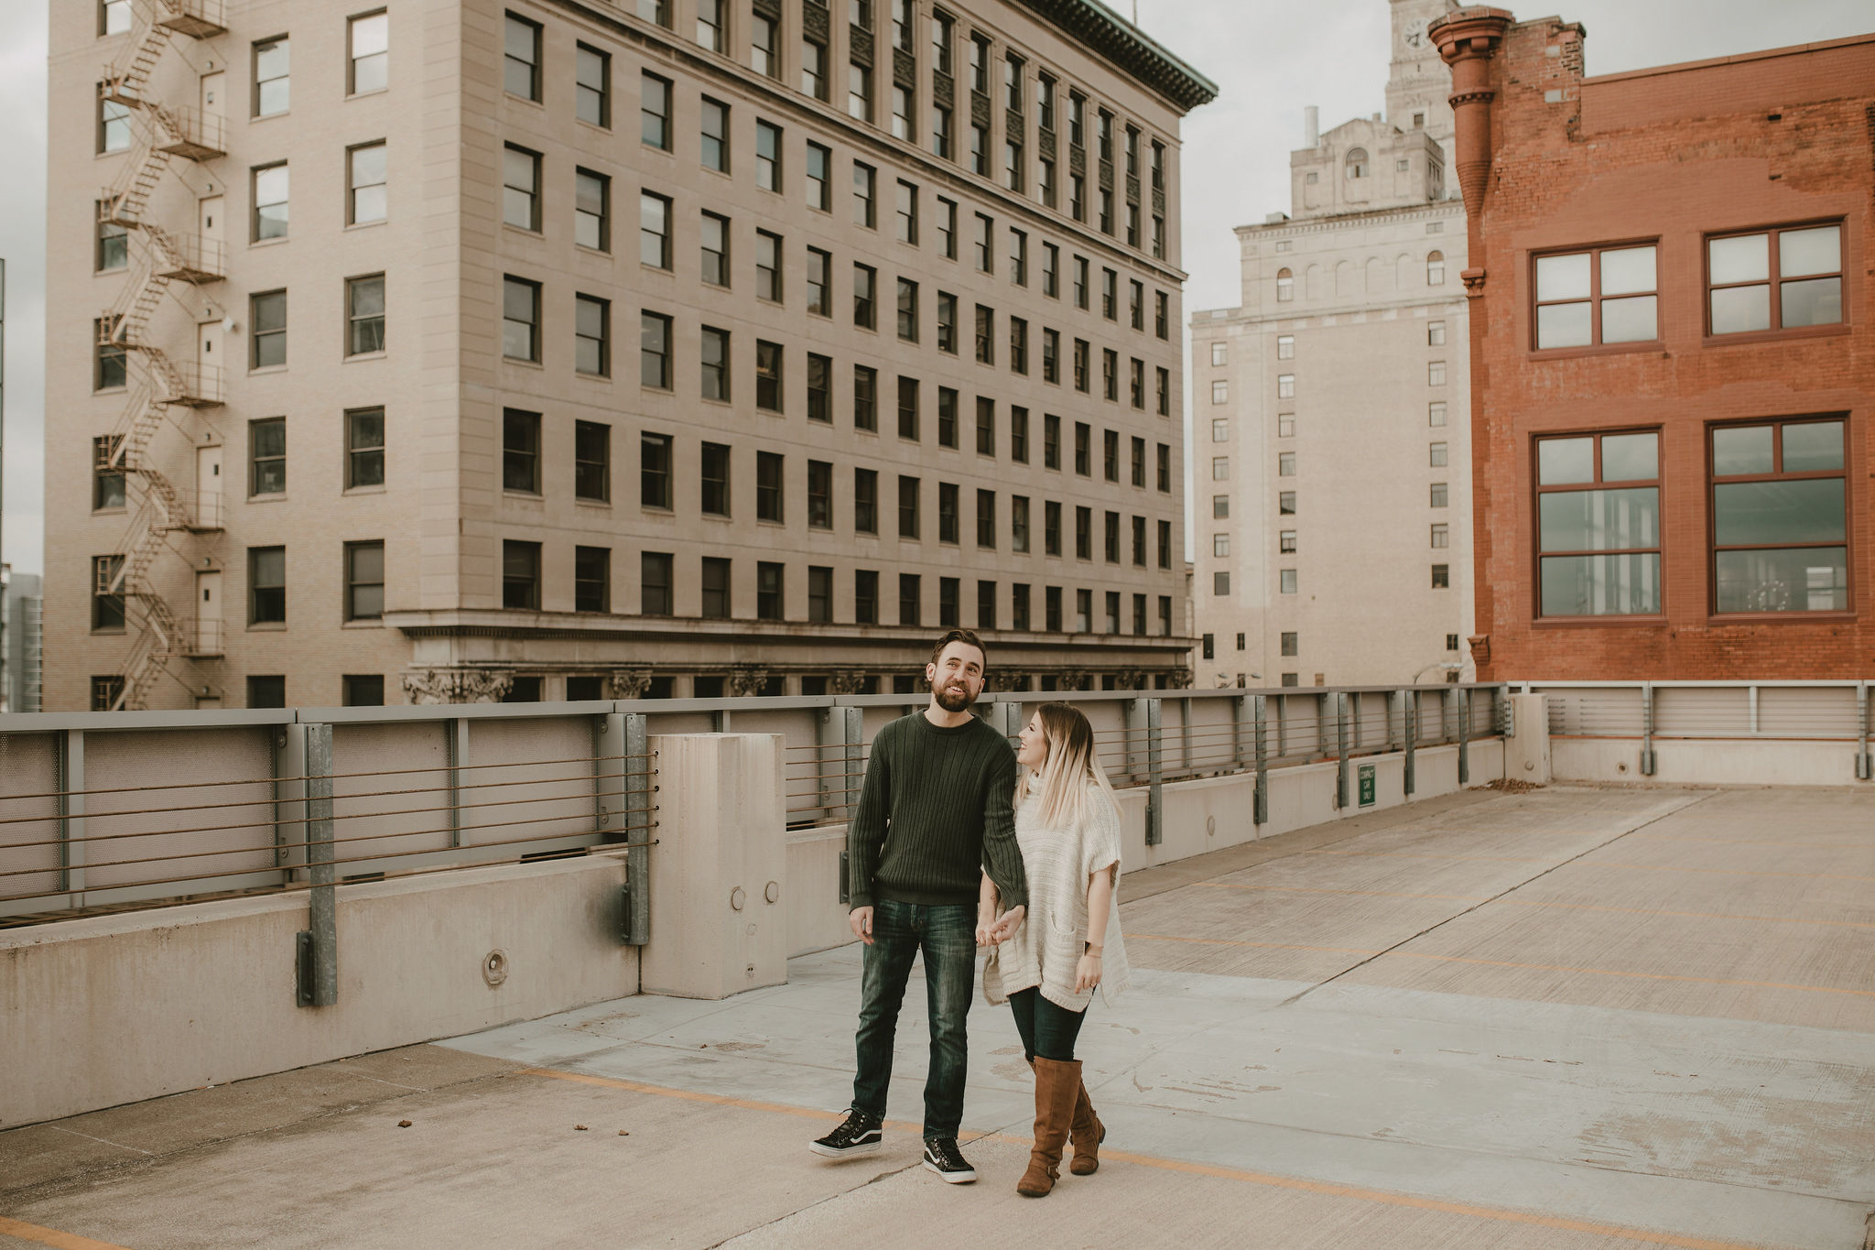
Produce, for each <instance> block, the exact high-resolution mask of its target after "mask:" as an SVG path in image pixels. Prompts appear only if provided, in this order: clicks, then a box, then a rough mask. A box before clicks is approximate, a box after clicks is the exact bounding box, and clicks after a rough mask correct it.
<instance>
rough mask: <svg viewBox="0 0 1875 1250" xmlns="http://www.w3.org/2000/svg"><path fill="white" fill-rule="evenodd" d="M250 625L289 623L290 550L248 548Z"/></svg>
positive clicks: (248, 615)
mask: <svg viewBox="0 0 1875 1250" xmlns="http://www.w3.org/2000/svg"><path fill="white" fill-rule="evenodd" d="M247 623H248V624H249V625H284V624H286V548H285V547H249V548H248V549H247Z"/></svg>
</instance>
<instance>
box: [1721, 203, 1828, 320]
mask: <svg viewBox="0 0 1875 1250" xmlns="http://www.w3.org/2000/svg"><path fill="white" fill-rule="evenodd" d="M1706 267H1707V269H1706V280H1707V283H1708V284H1709V290H1708V292H1707V295H1708V302H1707V308H1708V312H1709V316H1710V322H1709V332H1710V333H1712V334H1741V333H1746V332H1749V331H1752V330H1794V329H1797V328H1799V327H1802V326H1820V325H1836V324H1838V323H1839V322H1841V321H1842V279H1843V264H1842V227H1841V226H1839V225H1830V226H1805V227H1800V228H1786V229H1780V230H1760V231H1758V232H1756V233H1754V234H1734V235H1725V236H1721V237H1718V238H1710V239H1707V240H1706Z"/></svg>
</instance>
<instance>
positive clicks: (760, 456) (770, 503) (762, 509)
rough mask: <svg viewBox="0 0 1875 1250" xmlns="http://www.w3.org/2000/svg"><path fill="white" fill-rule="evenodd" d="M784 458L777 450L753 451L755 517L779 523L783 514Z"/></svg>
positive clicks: (782, 519) (783, 517) (782, 520)
mask: <svg viewBox="0 0 1875 1250" xmlns="http://www.w3.org/2000/svg"><path fill="white" fill-rule="evenodd" d="M785 467H786V461H785V458H784V457H783V456H782V455H781V454H780V453H779V452H773V451H758V452H756V453H755V519H756V520H758V521H773V522H775V523H776V524H781V523H782V522H784V521H785V520H786V517H785V516H784V515H783V511H782V509H783V500H782V476H783V469H784V468H785Z"/></svg>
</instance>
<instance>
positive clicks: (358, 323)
mask: <svg viewBox="0 0 1875 1250" xmlns="http://www.w3.org/2000/svg"><path fill="white" fill-rule="evenodd" d="M345 328H346V337H345V354H346V355H347V356H368V355H371V354H372V353H374V352H381V351H383V350H384V275H383V274H381V273H376V274H372V275H370V276H369V277H364V278H347V279H346V280H345Z"/></svg>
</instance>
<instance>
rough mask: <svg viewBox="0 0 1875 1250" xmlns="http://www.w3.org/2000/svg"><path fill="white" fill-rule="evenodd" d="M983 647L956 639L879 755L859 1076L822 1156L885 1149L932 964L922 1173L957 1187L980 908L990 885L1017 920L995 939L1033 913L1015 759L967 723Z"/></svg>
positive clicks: (864, 869)
mask: <svg viewBox="0 0 1875 1250" xmlns="http://www.w3.org/2000/svg"><path fill="white" fill-rule="evenodd" d="M984 661H985V653H984V650H983V644H982V643H981V642H979V641H978V640H977V636H976V635H975V634H973V633H971V632H970V631H969V630H967V629H953V630H951V631H950V632H949V633H947V634H945V635H944V636H943V637H942V638H940V639H938V642H937V646H935V647H933V648H932V650H931V662H930V663H929V664H927V665H925V670H924V674H925V680H926V681H928V682H929V683H930V684H931V703H930V705H929V706H928V707H926V708H925V709H924V710H923V711H922V712H915V713H913V714H912V715H910V716H904V717H900V718H899V719H898V720H895V721H893V722H892V723H891V724H889V725H887V726H886V727H885V728H884V729H881V730H880V731H879V735H878V736H877V737H876V738H874V739H873V742H872V757H871V759H870V760H869V761H868V762H867V765H866V784H865V788H864V789H863V790H862V791H861V793H860V799H859V809H858V811H857V812H855V813H854V816H853V821H852V824H851V825H850V826H848V828H847V835H846V845H847V861H848V864H849V869H848V871H849V873H850V874H851V880H852V891H851V897H852V912H851V913H850V914H849V916H848V917H847V920H848V923H849V924H851V925H852V927H853V933H854V935H855V936H857V937H858V938H859V940H860V941H862V942H864V943H865V944H866V948H865V965H864V968H865V970H864V974H863V976H862V978H861V982H860V1006H859V1033H858V1036H857V1038H856V1039H855V1040H856V1042H857V1049H858V1052H859V1072H858V1075H856V1076H855V1077H854V1078H853V1106H852V1110H851V1111H849V1112H848V1113H847V1117H846V1121H845V1122H844V1123H843V1124H841V1125H840V1127H838V1128H836V1129H835V1130H833V1132H831V1133H829V1134H827V1135H826V1136H825V1137H822V1138H821V1139H819V1140H818V1141H816V1142H815V1143H814V1144H813V1150H814V1153H816V1154H820V1155H825V1156H827V1157H829V1158H834V1159H842V1158H846V1157H847V1156H849V1155H866V1154H874V1153H876V1152H877V1151H878V1149H879V1146H880V1142H881V1131H880V1125H881V1124H882V1123H883V1121H884V1119H885V1102H886V1089H887V1087H888V1086H889V1085H890V1083H891V1080H892V1040H893V1035H894V1033H895V1032H896V1030H897V1026H898V1012H899V1007H900V1005H901V1004H902V1003H903V1002H904V999H905V983H906V980H907V979H908V978H909V977H910V975H911V962H912V958H913V957H914V956H916V955H918V954H920V953H922V954H923V955H924V978H925V999H926V1002H927V1003H928V1005H929V1009H930V1016H931V1065H930V1069H929V1071H928V1073H927V1074H926V1077H925V1087H924V1165H925V1166H926V1167H927V1168H930V1169H931V1170H932V1171H933V1172H936V1173H937V1174H938V1175H939V1176H941V1177H943V1178H944V1179H945V1180H947V1181H949V1182H951V1183H952V1184H964V1183H967V1182H970V1181H974V1180H975V1179H976V1178H977V1174H976V1169H974V1168H972V1167H971V1166H970V1164H969V1163H968V1161H966V1160H965V1159H964V1157H963V1154H962V1152H961V1151H959V1150H958V1149H957V1130H958V1127H959V1125H961V1124H962V1122H963V1112H964V1073H965V1067H966V1064H967V1062H968V1059H969V1046H968V1043H967V1041H966V1038H965V1034H964V1015H965V1013H966V1012H968V1011H969V1010H970V1000H971V998H972V996H973V995H974V993H975V988H976V986H975V983H976V956H977V948H976V914H977V913H976V908H977V890H978V886H979V884H980V882H981V880H982V874H983V873H984V872H988V873H989V875H990V879H991V880H992V881H994V882H995V883H996V888H997V890H998V891H999V892H1000V894H1001V896H1002V901H1003V905H1004V906H1005V907H1007V908H1008V911H1006V912H1005V913H1004V914H1003V917H1002V919H1001V920H999V921H998V922H997V924H996V927H995V929H994V930H993V931H992V936H993V939H994V940H996V941H1002V940H1004V939H1006V938H1008V937H1012V936H1014V934H1015V931H1016V927H1017V926H1018V925H1019V924H1021V923H1022V916H1023V912H1024V911H1025V910H1026V909H1027V904H1028V890H1027V885H1026V882H1025V880H1024V878H1023V875H1022V852H1021V851H1020V850H1019V849H1018V847H1017V846H1016V832H1015V818H1014V816H1013V814H1012V813H1011V811H1010V800H1011V798H1012V796H1013V794H1014V792H1015V781H1016V757H1015V753H1014V752H1013V751H1012V750H1010V747H1009V743H1008V741H1007V740H1006V739H1005V738H1004V737H1003V736H1002V734H1000V733H998V732H997V731H996V730H994V729H992V728H991V727H990V726H989V725H988V724H986V723H985V722H983V721H980V720H978V719H977V718H976V717H974V716H972V715H971V714H970V705H971V704H972V703H974V702H976V698H977V695H979V694H981V693H982V691H983V665H984Z"/></svg>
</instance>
